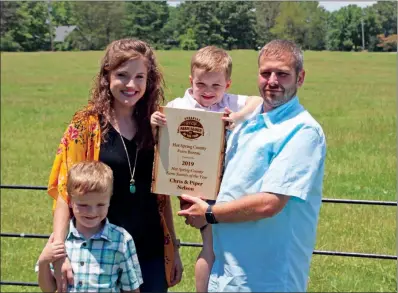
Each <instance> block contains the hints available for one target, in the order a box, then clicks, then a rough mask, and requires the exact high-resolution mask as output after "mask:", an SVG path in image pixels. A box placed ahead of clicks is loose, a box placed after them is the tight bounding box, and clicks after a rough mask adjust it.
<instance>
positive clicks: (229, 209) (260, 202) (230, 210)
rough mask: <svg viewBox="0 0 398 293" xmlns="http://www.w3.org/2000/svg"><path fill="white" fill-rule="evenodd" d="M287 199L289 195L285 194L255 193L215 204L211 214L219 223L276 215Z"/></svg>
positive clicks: (252, 219) (245, 220) (253, 219)
mask: <svg viewBox="0 0 398 293" xmlns="http://www.w3.org/2000/svg"><path fill="white" fill-rule="evenodd" d="M288 200H289V197H288V196H285V195H276V194H272V193H265V192H264V193H256V194H251V195H247V196H244V197H242V198H240V199H237V200H234V201H231V202H227V203H220V204H216V205H214V207H213V214H214V216H215V218H216V219H217V221H218V222H221V223H236V222H247V221H256V220H260V219H264V218H269V217H272V216H274V215H276V214H277V213H279V212H280V211H281V210H282V209H283V207H284V206H285V205H286V203H287V201H288Z"/></svg>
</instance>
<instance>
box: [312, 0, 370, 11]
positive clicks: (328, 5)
mask: <svg viewBox="0 0 398 293" xmlns="http://www.w3.org/2000/svg"><path fill="white" fill-rule="evenodd" d="M376 3H377V2H376V1H349V2H347V1H319V5H320V6H323V7H324V8H325V9H326V10H328V11H335V10H339V9H340V8H341V7H344V6H348V5H350V4H355V5H357V6H359V7H362V8H364V7H367V6H371V5H373V4H376Z"/></svg>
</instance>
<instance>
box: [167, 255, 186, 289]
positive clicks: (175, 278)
mask: <svg viewBox="0 0 398 293" xmlns="http://www.w3.org/2000/svg"><path fill="white" fill-rule="evenodd" d="M183 271H184V268H183V266H182V262H181V257H180V253H179V251H178V249H177V250H176V251H175V252H174V262H173V269H172V270H171V276H170V277H171V280H170V286H171V287H173V286H175V285H177V284H178V283H180V282H181V278H182V272H183Z"/></svg>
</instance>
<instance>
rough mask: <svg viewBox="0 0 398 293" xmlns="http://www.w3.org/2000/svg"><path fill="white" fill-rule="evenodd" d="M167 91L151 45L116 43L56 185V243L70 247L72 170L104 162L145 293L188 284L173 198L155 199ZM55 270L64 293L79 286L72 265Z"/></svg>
mask: <svg viewBox="0 0 398 293" xmlns="http://www.w3.org/2000/svg"><path fill="white" fill-rule="evenodd" d="M163 86H164V80H163V76H162V74H161V72H160V71H159V68H158V65H157V62H156V58H155V55H154V53H153V51H152V49H151V48H150V47H149V46H148V44H146V43H145V42H143V41H139V40H132V39H122V40H118V41H114V42H112V43H111V44H110V45H109V46H108V47H107V49H106V51H105V56H104V57H103V59H102V62H101V68H100V71H99V73H98V75H97V77H96V80H95V84H94V86H93V89H92V91H91V98H90V100H89V102H88V105H87V106H86V107H84V108H83V109H82V110H80V111H78V112H76V114H75V115H74V116H73V118H72V121H71V123H70V124H69V126H68V127H67V130H66V131H65V133H64V136H63V138H62V140H61V143H60V145H59V148H58V151H57V154H56V157H55V160H54V164H53V167H52V170H51V174H50V179H49V185H48V193H49V195H50V196H51V197H53V198H54V205H53V211H54V220H53V230H54V241H64V240H65V238H66V237H67V236H68V225H69V220H70V218H71V216H72V215H71V212H70V209H69V206H68V204H69V199H68V194H67V192H66V182H67V173H68V170H69V168H70V167H71V166H72V165H73V164H75V163H76V162H80V161H83V160H99V161H101V162H103V163H105V164H107V165H108V166H110V167H111V169H112V171H113V174H114V182H113V195H112V198H111V202H110V207H109V212H108V219H109V222H110V223H112V224H115V225H117V226H120V227H123V228H124V229H126V230H127V231H128V232H129V233H130V234H131V235H132V237H133V239H134V242H135V245H136V249H137V255H138V260H139V263H140V266H141V271H142V277H143V281H144V283H143V284H142V286H141V287H140V290H141V291H144V292H166V291H167V288H168V287H171V286H174V285H175V284H177V283H178V282H180V280H181V276H182V264H181V259H180V255H179V252H178V244H177V240H176V236H175V232H174V226H173V217H172V210H171V203H170V198H169V197H167V196H164V195H155V194H152V193H151V182H152V167H153V157H154V140H153V136H152V131H151V125H150V116H151V114H152V113H153V112H155V111H156V109H157V108H158V106H159V105H160V103H161V102H163V100H164V93H163ZM81 265H82V266H83V265H84V264H81ZM54 268H55V271H54V273H55V277H56V279H57V288H58V292H61V291H62V292H64V291H66V290H67V289H66V287H67V283H68V284H72V283H73V279H74V277H73V271H72V267H71V265H70V263H69V261H68V258H64V259H61V260H59V261H57V262H56V263H54Z"/></svg>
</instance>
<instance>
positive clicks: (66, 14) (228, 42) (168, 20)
mask: <svg viewBox="0 0 398 293" xmlns="http://www.w3.org/2000/svg"><path fill="white" fill-rule="evenodd" d="M0 4H1V7H0V8H1V9H0V11H1V48H0V49H1V51H46V50H63V51H68V50H103V49H104V48H105V47H106V45H107V44H109V43H110V42H111V41H113V40H115V39H119V38H124V37H134V38H138V39H142V40H145V41H147V42H149V43H150V44H151V45H152V46H153V47H155V48H156V49H163V50H170V49H184V50H196V49H198V48H201V47H203V46H206V45H216V46H219V47H222V48H225V49H228V50H232V49H258V47H261V46H262V45H264V44H265V43H266V42H268V41H270V40H272V39H275V38H285V39H289V40H293V41H295V42H297V43H298V44H300V45H301V46H302V48H303V49H305V50H332V51H352V50H362V49H363V45H364V47H365V49H366V50H368V51H396V50H397V2H396V1H391V2H386V1H380V2H377V3H376V4H373V5H372V6H368V7H366V8H360V7H358V6H356V5H348V6H346V7H342V8H341V9H339V10H337V11H333V12H329V11H327V10H325V9H324V8H323V7H322V6H320V5H319V2H317V1H313V2H306V1H305V2H299V1H297V2H282V1H281V2H266V1H257V2H256V1H224V2H219V1H206V2H204V1H185V2H182V3H181V4H180V5H178V6H176V7H173V6H169V5H168V4H167V2H166V1H163V2H158V1H153V2H149V1H141V2H100V1H99V2H80V1H76V2H75V1H53V2H51V1H45V2H32V1H24V2H14V1H1V2H0ZM58 26H76V29H75V30H73V32H72V33H70V34H69V35H68V36H67V37H66V39H65V40H64V41H63V42H52V40H53V39H54V37H55V28H56V27H58Z"/></svg>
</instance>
